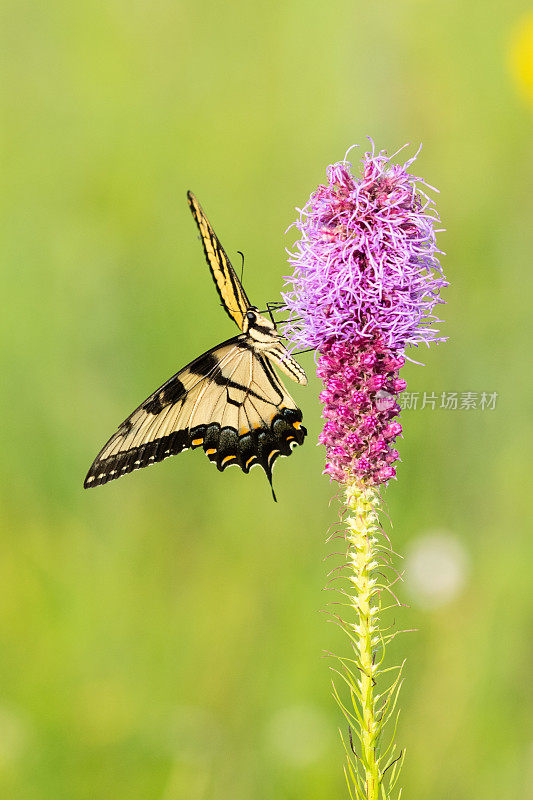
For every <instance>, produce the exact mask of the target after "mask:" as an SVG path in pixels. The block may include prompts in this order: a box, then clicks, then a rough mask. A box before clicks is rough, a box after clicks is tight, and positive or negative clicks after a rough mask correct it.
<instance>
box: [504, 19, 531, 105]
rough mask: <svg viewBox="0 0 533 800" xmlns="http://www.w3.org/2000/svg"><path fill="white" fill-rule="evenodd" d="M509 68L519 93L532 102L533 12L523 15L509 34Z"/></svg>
mask: <svg viewBox="0 0 533 800" xmlns="http://www.w3.org/2000/svg"><path fill="white" fill-rule="evenodd" d="M509 68H510V71H511V75H512V76H513V79H514V81H515V83H516V84H517V86H518V89H519V91H520V93H521V94H522V95H523V97H525V98H526V99H527V100H528V101H529V102H530V103H533V13H529V14H526V15H525V16H523V17H522V18H521V19H520V20H519V21H518V24H517V25H516V26H515V28H514V31H513V32H512V34H511V41H510V46H509Z"/></svg>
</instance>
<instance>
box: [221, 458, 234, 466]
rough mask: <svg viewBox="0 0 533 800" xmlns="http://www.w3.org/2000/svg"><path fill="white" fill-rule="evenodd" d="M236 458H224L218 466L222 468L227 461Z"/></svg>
mask: <svg viewBox="0 0 533 800" xmlns="http://www.w3.org/2000/svg"><path fill="white" fill-rule="evenodd" d="M236 458H237V456H226V458H223V459H222V461H221V464H220V466H221V467H223V466H224V464H227V463H228V461H233V460H234V459H236Z"/></svg>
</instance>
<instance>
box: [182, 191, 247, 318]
mask: <svg viewBox="0 0 533 800" xmlns="http://www.w3.org/2000/svg"><path fill="white" fill-rule="evenodd" d="M187 199H188V201H189V207H190V209H191V211H192V214H193V217H194V219H195V220H196V224H197V225H198V230H199V231H200V237H201V239H202V244H203V246H204V253H205V257H206V259H207V263H208V264H209V269H210V270H211V274H212V275H213V279H214V281H215V284H216V287H217V290H218V293H219V295H220V299H221V300H222V303H223V305H224V308H225V309H226V311H227V313H228V314H229V316H230V317H231V318H232V319H233V320H234V321H235V322H236V323H237V325H238V326H239V328H240V329H241V331H242V330H243V329H244V318H245V316H246V311H247V310H248V309H249V308H250V301H249V300H248V298H247V297H246V292H245V291H244V289H243V288H242V285H241V282H240V280H239V279H238V277H237V275H236V273H235V270H234V269H233V267H232V266H231V262H230V260H229V258H228V256H227V255H226V251H225V250H224V248H223V247H222V245H221V244H220V241H219V240H218V237H217V235H216V233H215V231H214V230H213V228H212V227H211V224H210V223H209V220H208V219H207V217H206V215H205V214H204V212H203V210H202V207H201V206H200V204H199V202H198V201H197V199H196V197H195V196H194V194H193V193H192V192H187Z"/></svg>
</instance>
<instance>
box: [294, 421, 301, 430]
mask: <svg viewBox="0 0 533 800" xmlns="http://www.w3.org/2000/svg"><path fill="white" fill-rule="evenodd" d="M292 427H293V428H296V430H299V429H300V428H301V427H302V423H301V422H300V421H299V420H296V422H293V423H292Z"/></svg>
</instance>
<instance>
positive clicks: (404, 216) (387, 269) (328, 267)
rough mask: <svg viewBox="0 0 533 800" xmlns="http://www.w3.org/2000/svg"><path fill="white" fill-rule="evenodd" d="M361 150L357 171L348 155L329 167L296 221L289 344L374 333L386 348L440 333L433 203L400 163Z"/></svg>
mask: <svg viewBox="0 0 533 800" xmlns="http://www.w3.org/2000/svg"><path fill="white" fill-rule="evenodd" d="M409 163H410V162H408V163H407V164H406V165H404V166H399V165H392V164H391V163H390V159H389V158H388V157H387V156H386V155H385V153H384V152H381V153H378V154H377V155H374V154H370V153H366V154H365V156H364V157H363V159H362V164H363V175H362V177H361V178H360V179H357V178H355V177H354V176H353V175H352V173H351V165H350V164H349V163H348V162H346V161H341V162H339V163H338V164H333V165H331V166H330V167H328V169H327V176H328V184H327V186H319V187H318V189H317V190H316V191H315V192H313V194H312V195H311V197H310V199H309V202H308V203H307V205H306V206H305V208H304V210H303V211H302V212H301V215H300V219H299V220H298V221H297V222H296V223H295V224H296V227H297V228H298V230H299V231H300V233H301V238H300V239H299V240H298V241H297V242H296V245H295V252H294V253H292V254H291V256H290V258H289V261H290V263H291V265H292V267H293V269H294V272H293V274H292V276H291V277H288V278H286V281H287V283H288V284H289V286H291V289H290V290H289V291H288V292H286V293H284V294H283V299H284V300H285V303H286V305H287V308H288V309H289V310H290V316H289V320H288V322H287V324H286V327H285V334H286V335H287V337H288V338H289V339H290V340H291V341H292V342H293V343H294V345H295V346H297V347H313V348H315V347H317V348H318V349H320V348H321V347H322V345H323V343H324V342H325V341H331V340H333V341H338V340H341V341H350V340H353V337H354V336H368V335H372V334H373V333H374V332H376V331H379V333H380V335H381V337H382V339H383V341H384V343H385V344H387V345H388V346H389V347H391V348H393V349H402V348H404V347H406V346H407V345H412V344H419V343H420V342H426V343H428V344H429V342H432V341H442V338H441V337H439V336H438V335H437V334H438V331H435V330H434V329H432V328H431V327H430V326H431V324H432V322H435V321H437V320H436V319H435V317H434V316H433V315H432V310H433V307H434V305H435V303H438V302H442V301H441V300H440V298H439V291H440V289H441V287H443V286H445V285H447V284H446V281H445V280H444V277H443V275H442V270H441V267H440V264H439V262H438V259H437V253H438V252H439V251H438V250H437V248H436V244H435V229H434V226H435V224H436V223H438V222H439V217H438V215H437V213H436V211H435V208H434V204H433V201H432V200H430V199H429V198H427V197H426V196H425V195H424V194H423V191H422V189H421V188H420V187H421V186H425V185H426V184H425V183H424V182H423V181H422V180H421V179H420V178H415V177H414V176H412V175H410V174H409V173H408V172H407V170H406V167H407V166H409Z"/></svg>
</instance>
